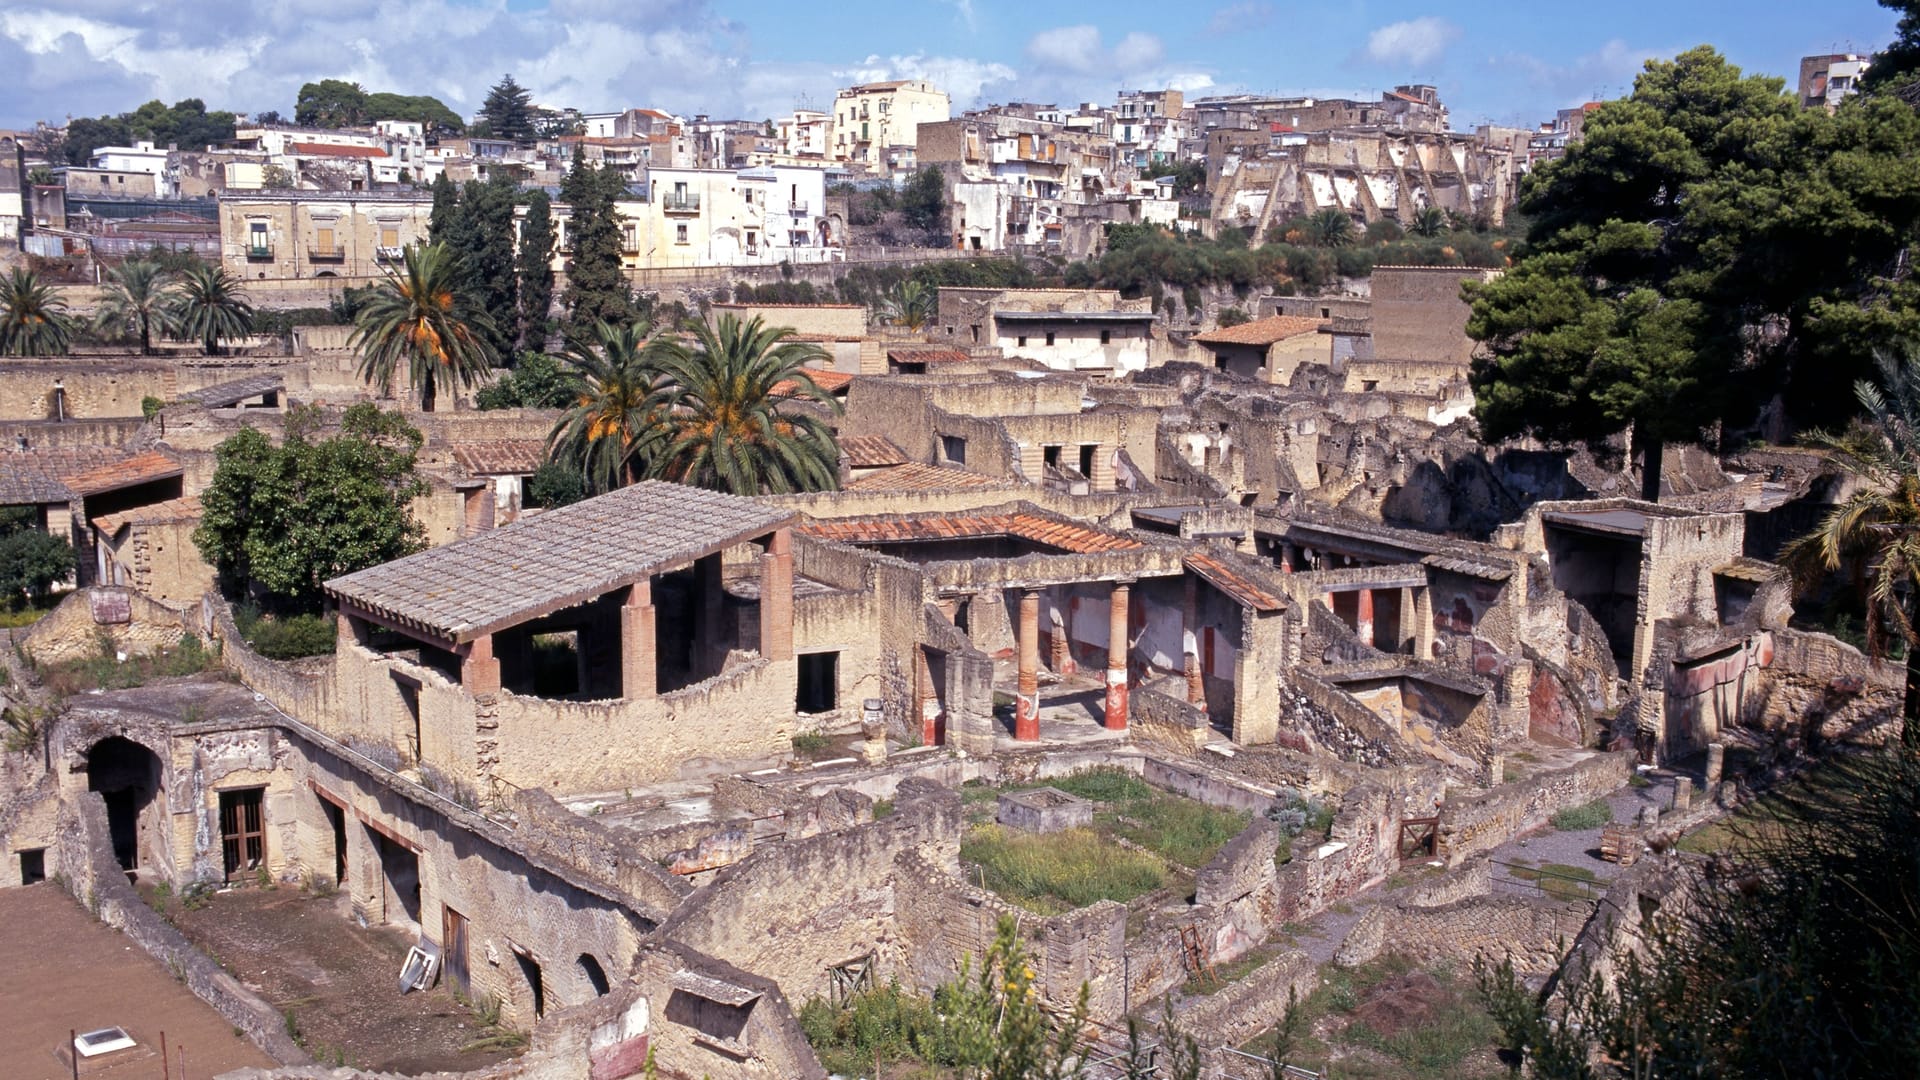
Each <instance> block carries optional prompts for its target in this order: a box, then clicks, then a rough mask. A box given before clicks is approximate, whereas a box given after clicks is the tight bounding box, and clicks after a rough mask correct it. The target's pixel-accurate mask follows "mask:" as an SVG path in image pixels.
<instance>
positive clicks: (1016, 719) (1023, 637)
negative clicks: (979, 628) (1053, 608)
mask: <svg viewBox="0 0 1920 1080" xmlns="http://www.w3.org/2000/svg"><path fill="white" fill-rule="evenodd" d="M1018 632H1019V635H1020V677H1019V681H1018V682H1017V683H1016V684H1015V687H1014V695H1013V737H1014V738H1016V739H1019V740H1021V741H1022V742H1039V741H1040V591H1039V590H1038V589H1027V590H1025V591H1023V592H1022V593H1021V594H1020V625H1019V630H1018Z"/></svg>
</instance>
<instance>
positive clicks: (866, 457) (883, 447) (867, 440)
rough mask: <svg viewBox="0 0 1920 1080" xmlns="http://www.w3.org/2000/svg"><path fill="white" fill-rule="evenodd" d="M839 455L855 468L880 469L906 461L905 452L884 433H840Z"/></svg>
mask: <svg viewBox="0 0 1920 1080" xmlns="http://www.w3.org/2000/svg"><path fill="white" fill-rule="evenodd" d="M840 456H842V457H844V458H846V459H847V464H848V465H850V466H852V467H853V468H856V469H882V468H885V467H887V466H888V465H905V464H906V463H907V452H906V451H905V450H902V449H900V447H899V446H898V445H896V444H895V443H894V441H893V440H892V439H889V438H887V437H886V436H885V435H842V436H840Z"/></svg>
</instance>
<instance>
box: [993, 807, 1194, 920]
mask: <svg viewBox="0 0 1920 1080" xmlns="http://www.w3.org/2000/svg"><path fill="white" fill-rule="evenodd" d="M960 858H961V860H962V861H963V862H967V863H970V864H972V865H974V866H977V867H979V870H980V874H981V876H982V878H983V880H984V882H985V885H986V887H987V888H988V889H991V890H992V891H993V892H995V893H998V894H1000V895H1001V896H1004V897H1006V898H1007V899H1009V900H1012V901H1013V902H1015V903H1017V904H1019V905H1020V906H1021V907H1024V908H1027V909H1029V910H1031V911H1036V912H1039V913H1040V914H1043V915H1057V914H1059V913H1061V912H1063V911H1071V910H1072V909H1074V908H1077V907H1085V906H1086V905H1088V904H1091V903H1095V902H1096V901H1100V900H1117V901H1120V902H1121V903H1125V902H1126V901H1128V900H1132V899H1133V898H1134V897H1136V896H1143V895H1145V894H1147V893H1150V892H1152V891H1154V890H1155V889H1158V888H1160V887H1161V886H1163V885H1165V884H1166V883H1167V881H1168V880H1169V876H1168V872H1167V867H1166V864H1165V863H1163V862H1162V861H1161V860H1160V859H1157V858H1155V857H1154V856H1152V855H1148V854H1145V853H1143V852H1138V851H1131V850H1129V849H1127V848H1120V847H1115V846H1114V844H1113V842H1112V841H1110V840H1108V839H1107V838H1106V837H1103V836H1101V835H1100V834H1099V833H1097V832H1095V831H1094V830H1092V829H1062V830H1061V831H1059V832H1052V833H1026V832H1020V831H1018V830H1014V829H1006V828H1002V827H1001V826H999V825H993V824H987V825H979V826H976V827H974V828H973V829H971V830H969V831H968V833H967V835H966V838H965V839H964V840H962V841H961V842H960Z"/></svg>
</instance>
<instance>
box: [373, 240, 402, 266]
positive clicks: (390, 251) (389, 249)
mask: <svg viewBox="0 0 1920 1080" xmlns="http://www.w3.org/2000/svg"><path fill="white" fill-rule="evenodd" d="M406 250H407V249H406V248H403V247H400V246H398V245H388V244H382V245H380V246H379V247H377V248H374V249H373V257H374V258H376V259H378V260H380V261H381V262H390V263H397V262H401V261H403V260H405V258H406Z"/></svg>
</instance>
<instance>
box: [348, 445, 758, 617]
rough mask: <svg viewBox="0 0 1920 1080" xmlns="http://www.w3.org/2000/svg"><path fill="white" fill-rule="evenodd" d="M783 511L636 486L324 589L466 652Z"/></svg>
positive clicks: (656, 485)
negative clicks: (477, 642)
mask: <svg viewBox="0 0 1920 1080" xmlns="http://www.w3.org/2000/svg"><path fill="white" fill-rule="evenodd" d="M792 519H793V514H792V513H791V512H790V511H787V510H782V509H779V508H776V507H772V506H767V505H765V504H763V503H760V502H757V501H755V500H753V499H746V498H741V497H739V496H736V495H723V494H721V493H719V492H715V491H704V490H702V489H700V488H694V487H686V486H683V485H680V484H669V483H664V482H661V481H647V482H645V483H639V484H634V485H633V486H631V487H625V488H621V489H620V490H618V491H614V492H610V493H608V494H606V495H601V496H599V497H597V498H592V499H587V500H585V501H583V502H577V503H574V504H573V505H571V506H563V507H560V508H558V509H554V510H546V511H543V512H541V513H540V514H538V515H536V516H534V517H531V518H523V519H521V520H519V521H516V522H514V523H513V524H511V525H507V526H504V527H502V528H498V529H493V530H490V531H487V532H483V533H481V534H480V535H478V536H473V537H469V538H467V539H465V540H459V541H455V542H454V543H451V544H448V545H446V546H444V547H437V548H432V549H429V550H427V551H423V552H421V553H419V554H417V555H409V556H407V557H406V558H404V559H396V560H394V561H393V562H390V563H385V564H383V565H380V566H376V567H372V568H371V569H367V570H362V571H360V572H358V573H354V574H348V575H346V576H345V577H337V578H334V579H333V580H332V581H329V582H327V583H326V588H327V592H329V593H330V594H332V595H333V596H334V597H335V598H337V599H339V600H342V601H345V602H347V603H350V604H353V605H355V606H358V607H360V608H363V609H365V610H367V611H370V612H372V613H373V614H375V615H377V616H379V617H381V618H383V619H387V620H389V621H392V622H394V623H396V624H398V625H400V626H405V627H409V628H411V629H413V630H415V631H418V632H420V633H422V634H426V635H429V636H432V637H435V638H439V639H441V640H443V641H451V642H455V643H458V642H464V641H471V640H472V639H474V638H476V637H479V636H481V635H483V634H490V633H492V632H494V631H495V630H500V629H503V628H505V627H509V626H513V625H515V624H517V623H521V622H525V621H526V620H528V619H531V618H536V617H538V616H540V615H544V614H547V613H549V612H553V611H558V610H560V609H561V608H565V607H571V606H572V605H574V604H578V603H582V602H584V601H587V600H591V599H592V598H594V597H596V596H600V595H602V594H603V593H608V592H612V591H613V590H614V589H618V588H623V587H625V586H627V585H631V584H633V583H634V582H635V581H638V580H640V579H641V578H643V577H647V576H649V575H651V574H653V573H655V572H656V571H660V570H666V569H671V568H673V567H677V566H682V565H685V564H686V563H688V562H691V561H692V560H694V559H697V558H700V557H701V556H703V555H707V554H709V553H711V552H714V551H719V550H721V549H722V548H726V547H730V546H732V545H734V544H737V543H741V542H743V541H746V540H751V539H752V538H754V537H756V536H763V535H765V534H766V533H769V532H772V531H773V530H775V529H778V528H780V527H781V526H783V525H785V524H787V523H788V522H790V521H791V520H792Z"/></svg>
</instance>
